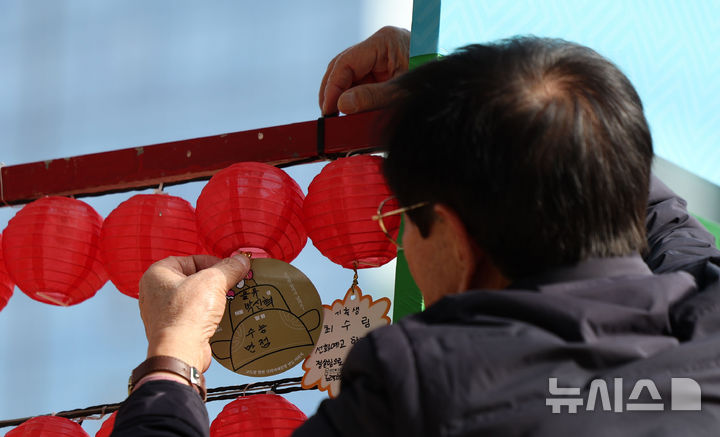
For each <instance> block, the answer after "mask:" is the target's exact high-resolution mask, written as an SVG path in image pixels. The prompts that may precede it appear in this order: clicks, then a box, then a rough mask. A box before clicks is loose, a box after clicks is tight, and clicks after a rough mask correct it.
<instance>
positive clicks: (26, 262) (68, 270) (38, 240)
mask: <svg viewBox="0 0 720 437" xmlns="http://www.w3.org/2000/svg"><path fill="white" fill-rule="evenodd" d="M101 227H102V217H100V215H99V214H98V213H97V212H95V210H94V209H92V207H90V205H88V204H87V203H85V202H81V201H80V200H75V199H70V198H67V197H44V198H42V199H38V200H36V201H34V202H32V203H30V204H28V205H26V206H25V207H24V208H23V209H21V210H20V211H18V213H17V214H15V217H13V218H12V219H10V222H9V223H8V226H7V228H5V233H4V234H3V241H2V246H3V252H4V255H5V265H6V267H7V270H8V272H9V273H10V277H11V278H12V279H13V280H14V281H15V283H16V284H17V286H18V288H20V290H22V291H23V292H24V293H25V294H27V295H28V296H30V297H31V298H33V299H35V300H38V301H40V302H45V303H49V304H53V305H61V306H68V305H74V304H77V303H80V302H82V301H84V300H85V299H88V298H90V297H92V296H94V295H95V293H97V291H98V290H99V289H100V287H102V286H103V284H105V282H106V281H107V273H105V269H104V267H103V265H102V262H101V260H100V247H99V239H100V228H101Z"/></svg>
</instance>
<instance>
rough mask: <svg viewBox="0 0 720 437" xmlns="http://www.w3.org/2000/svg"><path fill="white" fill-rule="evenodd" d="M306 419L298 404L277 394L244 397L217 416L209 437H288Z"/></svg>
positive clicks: (211, 426) (227, 406)
mask: <svg viewBox="0 0 720 437" xmlns="http://www.w3.org/2000/svg"><path fill="white" fill-rule="evenodd" d="M306 420H307V416H305V414H303V412H302V411H300V409H299V408H298V407H296V406H295V405H293V404H291V403H290V402H288V401H287V400H285V398H283V397H282V396H279V395H276V394H271V393H268V394H259V395H252V396H241V397H239V398H237V399H235V400H234V401H232V402H230V403H229V404H227V405H225V408H223V410H222V411H221V412H220V414H218V416H217V417H216V418H215V420H213V422H212V424H211V425H210V437H230V436H233V437H246V436H247V437H285V436H289V435H290V434H292V432H293V431H294V430H295V428H297V427H299V426H300V425H302V424H303V422H305V421H306Z"/></svg>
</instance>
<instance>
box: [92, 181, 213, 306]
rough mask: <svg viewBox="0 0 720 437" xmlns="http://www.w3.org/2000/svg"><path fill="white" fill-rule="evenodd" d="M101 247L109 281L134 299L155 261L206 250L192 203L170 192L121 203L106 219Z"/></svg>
mask: <svg viewBox="0 0 720 437" xmlns="http://www.w3.org/2000/svg"><path fill="white" fill-rule="evenodd" d="M100 249H101V251H102V258H103V260H104V262H105V269H106V270H107V272H108V275H109V276H110V280H111V281H112V282H113V284H115V286H116V287H117V289H118V290H120V292H122V293H124V294H126V295H128V296H132V297H135V298H137V297H138V282H139V281H140V278H141V277H142V275H143V273H145V270H147V268H148V267H150V265H151V264H152V263H154V262H155V261H159V260H161V259H163V258H167V257H168V256H185V255H194V254H199V253H203V252H204V249H203V247H202V245H201V243H200V239H199V237H198V233H197V225H196V223H195V210H194V209H193V207H192V205H190V203H188V202H187V201H186V200H185V199H182V198H180V197H175V196H170V195H167V194H138V195H135V196H133V197H131V198H130V199H128V200H126V201H124V202H123V203H121V204H120V205H118V206H117V208H115V209H114V210H113V211H112V212H111V213H110V214H109V215H108V216H107V217H106V218H105V221H104V222H103V226H102V232H101V234H100Z"/></svg>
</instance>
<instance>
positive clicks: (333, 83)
mask: <svg viewBox="0 0 720 437" xmlns="http://www.w3.org/2000/svg"><path fill="white" fill-rule="evenodd" d="M376 58H377V51H376V49H375V47H374V46H373V45H372V44H368V43H367V41H365V42H363V43H360V44H358V45H356V46H353V47H350V48H349V49H348V50H346V51H344V52H343V53H341V54H340V55H339V56H338V58H337V59H336V60H335V63H334V65H333V68H332V70H331V71H330V73H329V74H328V77H327V80H326V81H325V86H324V87H323V88H324V91H323V93H324V96H323V97H324V98H323V102H322V110H323V114H325V115H327V114H334V113H336V112H337V110H338V107H337V101H338V98H339V97H340V95H341V94H342V93H344V92H345V91H347V90H348V89H350V88H351V87H352V86H353V83H356V82H359V81H360V80H362V79H363V78H364V77H365V76H367V75H368V74H370V73H371V72H372V71H373V69H374V68H375V64H376Z"/></svg>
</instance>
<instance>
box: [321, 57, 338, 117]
mask: <svg viewBox="0 0 720 437" xmlns="http://www.w3.org/2000/svg"><path fill="white" fill-rule="evenodd" d="M340 55H342V53H340V54H339V55H337V56H335V57H334V58H332V61H330V62H329V63H328V66H327V69H326V70H325V74H324V75H323V78H322V82H320V91H319V93H318V104H319V105H320V111H322V113H323V115H324V114H325V111H324V106H323V105H324V104H325V87H326V86H327V80H328V76H330V73H331V72H332V71H333V68H335V62H336V61H337V58H339V57H340Z"/></svg>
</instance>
